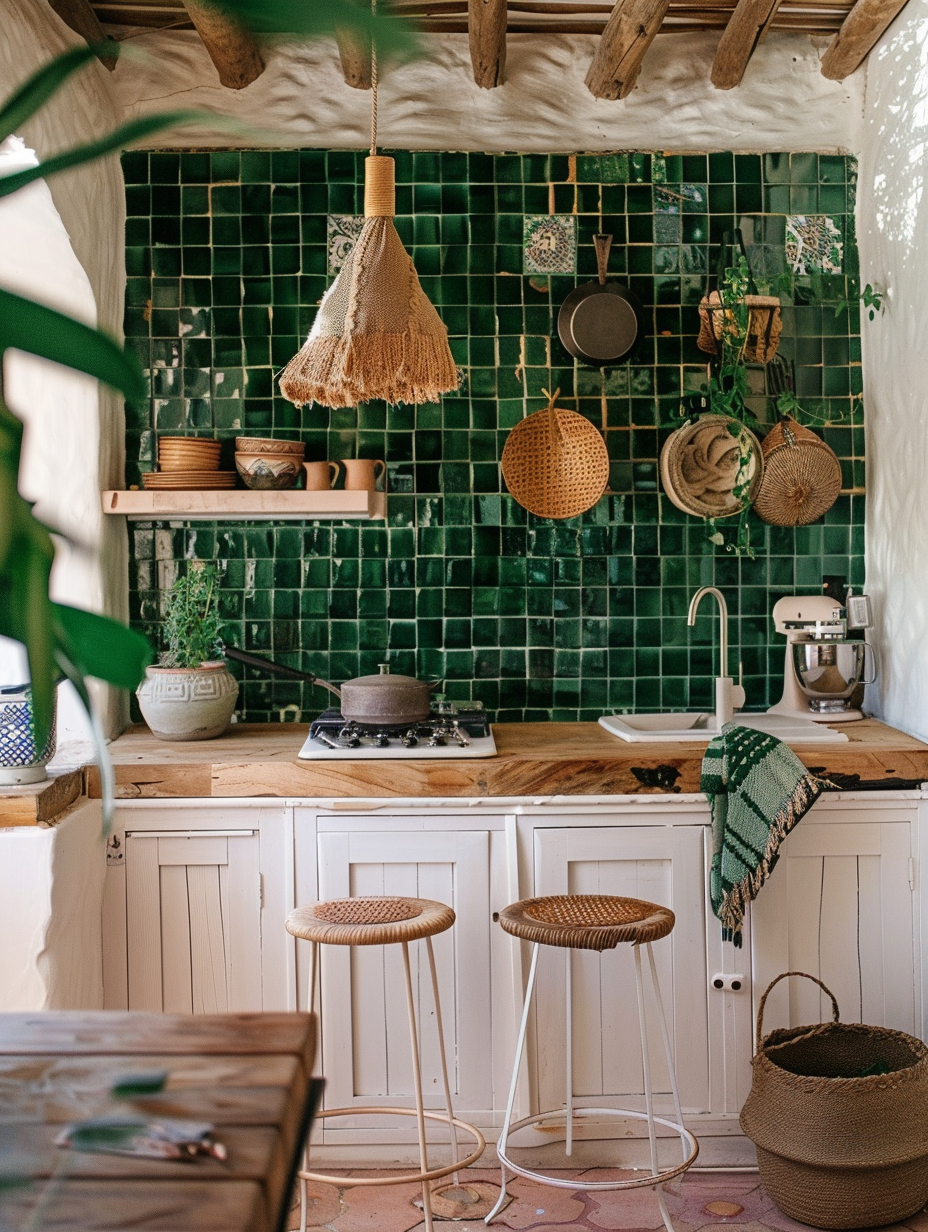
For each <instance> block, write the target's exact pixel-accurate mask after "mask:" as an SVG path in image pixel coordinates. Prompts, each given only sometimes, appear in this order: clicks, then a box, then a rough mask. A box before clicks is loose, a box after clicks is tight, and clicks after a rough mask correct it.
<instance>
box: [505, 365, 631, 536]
mask: <svg viewBox="0 0 928 1232" xmlns="http://www.w3.org/2000/svg"><path fill="white" fill-rule="evenodd" d="M560 392H561V391H560V390H559V389H556V390H555V391H554V394H553V395H552V394H549V393H548V391H547V390H546V389H544V390H542V393H543V394H544V395H545V397H546V398H547V399H548V405H547V406H546V407H545V409H544V410H542V411H535V412H534V414H532V415H528V416H527V417H526V418H525V419H523V420H521V421H520V422H519V423H517V424H516V426H515V427H514V428H513V429H512V431H511V432H510V433H509V436H508V437H507V439H506V444H505V446H504V447H503V478H504V479H505V480H506V486H507V487H508V489H509V491H510V493H511V494H512V496H513V497H514V498H515V499H516V500H517V501H518V502H519V504H520V505H522V506H523V508H525V509H527V510H528V511H529V513H534V514H537V515H538V517H540V518H558V519H561V518H575V517H576V516H577V515H578V514H580V513H584V512H585V511H586V510H587V509H591V508H592V507H593V505H595V504H596V502H597V501H598V500H599V498H600V497H601V496H602V494H603V492H605V490H606V484H607V482H608V480H609V453H608V451H607V449H606V442H605V441H604V440H603V438H602V435H601V433H599V432H598V431H597V430H596V428H595V427H594V426H593V424H591V423H590V421H589V420H588V419H585V418H584V417H583V416H582V415H578V414H577V412H576V411H568V410H565V409H564V408H563V407H559V406H555V403H556V402H557V399H558V395H559V394H560Z"/></svg>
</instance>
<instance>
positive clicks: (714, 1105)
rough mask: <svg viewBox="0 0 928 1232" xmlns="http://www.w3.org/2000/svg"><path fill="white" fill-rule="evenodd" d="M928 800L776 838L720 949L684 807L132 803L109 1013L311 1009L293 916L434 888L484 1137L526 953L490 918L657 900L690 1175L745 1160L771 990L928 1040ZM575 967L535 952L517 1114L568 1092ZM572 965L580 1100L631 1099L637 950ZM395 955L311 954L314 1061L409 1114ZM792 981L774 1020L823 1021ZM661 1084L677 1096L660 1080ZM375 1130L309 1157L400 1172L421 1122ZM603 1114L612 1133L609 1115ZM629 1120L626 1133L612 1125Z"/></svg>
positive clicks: (366, 1095)
mask: <svg viewBox="0 0 928 1232" xmlns="http://www.w3.org/2000/svg"><path fill="white" fill-rule="evenodd" d="M926 804H928V801H926V800H925V799H923V798H922V796H921V793H919V792H895V793H858V794H857V795H853V794H850V793H846V794H842V795H840V796H830V797H826V798H825V799H824V800H822V801H820V802H819V803H818V804H817V805H816V806H815V808H814V809H813V810H812V811H811V812H810V813H809V815H808V816H807V817H806V818H805V819H804V820H803V821H802V823H801V824H800V826H799V827H798V828H797V829H796V830H795V831H794V833H793V834H792V835H791V836H790V837H789V838H788V839H787V841H786V843H785V844H784V846H783V848H782V849H781V850H782V854H781V858H780V861H779V864H778V867H777V869H776V871H775V873H774V875H773V877H772V878H771V880H770V882H769V884H768V885H767V886H766V887H765V889H764V891H763V893H762V894H761V896H760V898H759V899H758V901H757V903H756V904H755V907H754V911H753V918H749V920H748V922H747V927H746V930H745V945H744V948H743V949H735V948H734V947H733V946H732V945H730V944H723V943H722V941H721V936H720V930H719V926H718V922H717V921H716V920H715V918H714V917H713V916H712V914H711V910H710V908H709V906H708V903H707V898H706V886H707V873H708V865H709V860H710V857H711V827H710V817H709V811H708V808H707V805H706V803H705V801H704V800H702V799H701V798H700V797H698V796H680V797H669V796H650V797H616V798H613V799H609V798H599V799H590V798H584V797H563V796H562V797H558V798H555V799H542V800H526V799H512V800H508V799H507V800H473V801H470V800H430V801H421V800H408V801H392V800H391V801H377V800H370V801H347V800H345V801H309V800H290V801H287V800H280V801H277V800H275V801H273V802H270V801H267V800H230V801H224V802H218V801H216V800H210V801H193V800H190V801H184V800H170V801H167V800H165V801H138V802H134V801H128V802H125V803H124V804H121V805H120V807H119V809H118V824H117V829H116V831H115V832H114V835H113V836H112V838H111V840H110V846H109V854H108V866H107V876H106V887H105V896H104V929H103V934H104V993H105V999H106V1005H107V1006H109V1007H113V1008H118V1007H124V1006H128V1007H130V1008H138V1009H150V1010H166V1011H167V1010H181V1011H191V1010H192V1011H193V1012H209V1011H212V1010H254V1009H287V1008H289V1009H294V1008H297V1007H300V1008H302V1007H303V1006H305V1004H306V998H307V979H308V970H309V947H308V945H306V944H304V943H296V942H295V941H294V940H293V938H291V937H290V936H289V935H288V934H287V933H286V931H285V929H284V926H283V923H284V919H285V917H286V915H287V912H288V911H289V910H291V908H292V907H293V906H294V905H296V904H297V903H300V902H311V901H314V900H316V899H318V898H332V897H343V896H347V895H352V894H409V895H417V896H421V897H426V898H435V899H439V900H441V901H443V902H446V903H450V904H451V905H452V906H453V907H454V909H455V912H456V913H457V922H456V925H455V927H454V929H453V930H451V931H450V932H448V933H446V934H443V935H441V936H439V937H437V938H436V939H435V951H436V957H437V961H438V968H439V980H440V987H441V996H442V1011H443V1018H444V1028H445V1038H446V1044H447V1048H448V1055H449V1059H450V1063H451V1071H452V1082H453V1088H454V1094H455V1101H456V1105H457V1108H458V1110H459V1112H460V1113H461V1114H462V1115H464V1116H465V1117H467V1118H468V1119H470V1120H473V1121H474V1122H476V1123H477V1124H478V1125H480V1126H481V1127H482V1128H484V1129H485V1130H486V1131H487V1133H488V1136H489V1137H493V1136H494V1135H495V1130H496V1129H497V1128H498V1126H499V1124H500V1121H501V1119H502V1110H503V1107H504V1105H505V1098H506V1093H507V1089H508V1081H509V1066H510V1061H511V1055H512V1048H513V1043H514V1036H515V1030H516V1025H517V1022H518V1014H519V1009H520V1006H521V995H522V987H523V981H524V978H525V973H526V971H527V958H528V953H527V947H523V946H522V945H519V944H516V943H515V942H513V940H512V939H511V938H510V937H508V936H507V935H506V934H504V933H503V932H502V930H501V929H500V928H499V926H498V924H496V923H495V922H494V917H495V915H496V913H498V912H499V911H500V909H501V908H502V907H503V906H505V905H506V904H507V903H508V902H512V901H514V900H515V899H517V898H521V897H527V896H529V895H533V894H556V893H584V892H599V893H613V894H628V895H635V896H638V897H642V898H648V899H652V900H654V901H656V902H660V903H663V904H666V905H668V906H670V907H671V908H672V909H673V910H674V912H675V913H676V916H677V923H676V927H675V929H674V932H673V934H672V935H671V937H670V938H669V939H668V940H667V941H664V942H660V943H658V944H657V945H656V946H655V957H656V959H657V962H658V965H659V973H660V978H661V985H662V989H663V993H664V998H665V1008H666V1010H667V1014H668V1019H669V1025H670V1031H671V1037H672V1042H673V1048H674V1054H675V1058H676V1067H677V1075H678V1078H679V1080H680V1086H681V1095H682V1100H683V1104H684V1107H685V1109H686V1110H687V1116H688V1118H689V1120H690V1122H691V1124H692V1128H693V1129H694V1131H695V1132H696V1133H697V1135H698V1136H700V1139H701V1142H702V1147H703V1157H704V1159H705V1161H706V1162H708V1163H716V1164H725V1163H729V1164H731V1163H743V1162H747V1161H748V1160H749V1158H750V1155H749V1150H750V1148H749V1145H748V1144H746V1142H745V1141H744V1139H743V1138H742V1137H741V1135H740V1130H739V1128H738V1121H737V1117H738V1112H739V1110H740V1107H741V1105H742V1103H743V1102H744V1099H745V1097H746V1095H747V1092H748V1089H749V1085H750V1074H751V1071H750V1057H751V1050H752V1031H753V1017H754V1013H755V1012H756V1007H757V1000H758V998H759V995H760V993H761V992H762V991H763V988H764V987H765V986H766V984H767V983H768V982H769V980H770V979H772V978H773V976H774V975H776V974H779V973H780V972H781V971H785V970H790V969H799V970H804V971H808V972H809V973H810V974H813V975H817V976H819V977H820V978H821V979H823V980H824V981H825V982H826V983H828V984H829V985H830V986H831V987H832V988H833V989H834V991H835V993H836V995H837V996H838V999H839V1001H840V1003H841V1009H842V1014H843V1016H844V1017H845V1018H846V1019H848V1020H851V1021H853V1020H859V1019H864V1020H866V1021H868V1022H873V1023H886V1024H887V1025H891V1026H894V1027H901V1028H903V1029H904V1030H909V1031H913V1032H914V1033H916V1034H919V1035H924V1031H925V1015H924V1008H923V999H922V972H921V968H922V947H923V942H922V936H923V933H924V931H925V922H926V906H928V904H923V902H922V897H921V896H920V894H919V886H918V856H919V845H920V842H922V841H923V840H922V832H923V830H924V829H925V821H926V813H925V809H926ZM415 948H416V947H413V949H414V950H415ZM566 957H567V954H566V952H563V951H556V952H554V951H547V952H543V962H542V965H541V967H540V985H539V994H540V1000H539V1002H538V1004H540V1005H541V1006H543V1007H544V1008H543V1011H541V1012H540V1014H539V1016H538V1017H537V1019H536V1020H535V1021H533V1022H532V1024H531V1027H530V1038H529V1064H528V1067H527V1072H526V1078H525V1081H524V1082H523V1084H522V1086H521V1088H520V1091H519V1097H518V1104H519V1107H520V1109H522V1110H523V1111H522V1114H523V1115H524V1114H527V1113H528V1112H529V1111H530V1110H531V1111H534V1110H537V1109H538V1108H540V1107H557V1106H559V1104H560V1103H561V1101H562V1091H563V1072H564V1067H563V1048H564V1033H565V1013H564V991H563V989H564V983H563V964H564V962H565V960H566ZM569 957H570V961H571V963H572V965H573V966H572V970H573V998H574V1009H575V1020H574V1039H573V1061H574V1073H575V1078H576V1090H577V1093H578V1095H579V1097H580V1098H579V1102H581V1103H587V1104H590V1105H593V1106H610V1105H613V1104H619V1103H622V1102H624V1103H625V1104H626V1105H627V1106H628V1105H631V1106H634V1104H635V1101H636V1099H639V1098H640V1096H641V1092H642V1083H641V1074H640V1072H639V1069H640V1066H639V1064H638V1062H637V1060H634V1059H633V1058H634V1057H635V1052H636V1049H634V1048H631V1047H626V1046H625V1041H626V1039H629V1040H633V1039H634V1038H635V1036H636V1024H635V1023H634V1022H633V1021H632V1020H631V1018H630V1014H631V1012H632V1007H633V1003H634V998H633V997H630V996H629V995H628V994H629V992H630V990H631V988H632V981H633V979H634V975H633V969H632V964H631V955H630V953H629V952H628V951H627V949H622V948H620V949H619V950H618V951H616V952H612V953H606V954H604V955H602V956H600V955H594V954H587V953H582V954H572V955H570V956H569ZM413 961H414V963H415V964H416V966H415V970H414V979H415V987H416V989H417V996H418V999H419V1009H420V1012H421V1014H422V1017H423V1020H426V1021H427V1020H430V1019H431V1018H432V1016H433V1014H434V1007H433V1006H432V1002H431V993H430V982H429V980H428V972H427V969H426V967H425V958H424V954H423V955H421V956H417V955H415V954H414V955H413ZM399 963H400V952H399V950H398V949H397V948H396V947H393V948H392V949H388V950H380V949H377V948H371V949H370V950H364V949H356V950H353V951H349V950H345V949H341V948H338V947H324V948H323V952H322V963H321V985H322V1021H321V1052H320V1070H321V1072H323V1073H324V1074H325V1076H326V1079H327V1090H326V1102H327V1104H328V1105H329V1106H341V1107H351V1106H352V1105H353V1104H356V1105H365V1104H367V1105H374V1106H376V1105H378V1104H393V1103H403V1102H405V1101H407V1100H409V1099H411V1096H412V1078H411V1072H410V1067H409V1046H408V1037H407V1034H406V1031H407V1028H406V1018H405V1006H404V991H403V980H402V975H401V968H400V966H399ZM719 983H721V985H722V986H721V987H718V986H717V985H718V984H719ZM790 983H791V984H792V985H793V986H792V987H790V988H788V989H787V988H784V987H782V986H781V987H780V988H778V989H777V990H776V992H775V994H774V995H773V996H772V997H771V1001H770V1005H769V1011H768V1019H767V1025H768V1026H776V1025H782V1024H784V1023H786V1022H793V1023H798V1022H807V1021H813V1020H814V1019H816V1018H817V1017H819V1016H820V1015H821V1014H822V1012H823V1011H824V1008H825V1007H824V1006H823V1005H822V1003H821V998H820V997H819V995H818V993H817V991H816V990H815V989H814V988H813V986H812V985H811V984H808V982H806V981H791V982H790ZM804 984H806V985H807V987H804V986H803V985H804ZM735 986H738V987H735ZM425 1034H426V1037H427V1050H426V1063H425V1068H426V1075H425V1077H426V1086H427V1088H428V1089H431V1090H432V1091H433V1092H434V1099H435V1101H436V1102H440V1081H439V1076H438V1075H439V1071H438V1057H437V1054H436V1051H435V1049H434V1046H433V1045H432V1043H431V1033H430V1032H428V1031H426V1032H425ZM656 1042H657V1040H656V1039H655V1043H656ZM659 1054H660V1049H659V1048H657V1049H655V1051H654V1055H655V1058H657V1057H658V1056H659ZM658 1064H659V1062H658ZM658 1072H659V1073H660V1070H659V1071H658ZM664 1078H665V1079H666V1075H664ZM661 1085H662V1090H664V1095H663V1096H662V1098H663V1100H664V1102H667V1099H668V1096H667V1093H666V1090H665V1088H666V1087H667V1083H666V1080H665V1081H664V1082H663V1083H662V1084H661ZM378 1120H379V1119H374V1118H367V1119H366V1120H365V1119H364V1118H363V1117H362V1116H360V1115H359V1116H358V1117H357V1118H346V1119H344V1120H341V1119H339V1120H338V1121H336V1122H332V1123H331V1128H329V1127H326V1128H325V1131H324V1133H325V1143H326V1144H327V1145H328V1146H329V1147H331V1148H332V1150H333V1152H334V1153H335V1154H336V1155H337V1154H338V1152H339V1151H341V1152H342V1153H343V1154H344V1155H345V1157H346V1158H347V1159H348V1160H349V1161H350V1160H351V1159H353V1158H355V1157H357V1158H358V1159H360V1158H362V1157H363V1158H368V1159H370V1158H378V1159H379V1158H383V1159H387V1158H389V1159H395V1158H401V1157H402V1158H406V1156H407V1155H408V1154H409V1152H410V1149H411V1148H410V1143H411V1140H412V1131H411V1128H410V1125H411V1123H410V1125H406V1124H405V1123H404V1124H402V1125H400V1126H399V1128H396V1129H385V1128H384V1124H389V1123H388V1122H385V1123H380V1124H378ZM607 1125H608V1128H605V1127H604V1128H605V1132H607V1133H615V1123H614V1122H613V1123H611V1124H609V1123H607ZM550 1128H551V1127H546V1128H545V1129H543V1130H541V1131H530V1133H529V1142H531V1141H539V1142H540V1141H542V1140H543V1139H544V1140H548V1139H550V1136H551V1133H550ZM637 1129H638V1127H637V1126H636V1125H634V1124H632V1125H630V1126H628V1127H619V1131H620V1132H619V1135H618V1136H621V1137H625V1136H627V1133H628V1131H629V1130H631V1132H632V1133H633V1134H635V1133H637ZM532 1134H535V1137H534V1138H532V1136H531V1135H532ZM546 1135H547V1138H546ZM582 1149H588V1150H595V1149H597V1148H594V1147H593V1146H592V1144H591V1145H590V1147H589V1148H587V1147H586V1146H585V1145H583V1144H582ZM599 1149H603V1148H599ZM353 1151H354V1152H355V1155H352V1152H353ZM378 1151H379V1152H381V1155H377V1152H378ZM365 1152H367V1154H366V1155H365V1154H364V1153H365ZM372 1153H373V1154H372ZM410 1158H411V1156H410ZM592 1158H594V1159H595V1158H596V1157H595V1155H594V1156H592Z"/></svg>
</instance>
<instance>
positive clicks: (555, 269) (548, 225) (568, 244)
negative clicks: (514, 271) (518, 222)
mask: <svg viewBox="0 0 928 1232" xmlns="http://www.w3.org/2000/svg"><path fill="white" fill-rule="evenodd" d="M522 228H523V230H522V243H523V252H524V261H523V269H524V270H525V273H526V274H573V273H576V270H577V220H576V218H574V216H573V215H572V214H526V215H525V218H524V219H523V222H522Z"/></svg>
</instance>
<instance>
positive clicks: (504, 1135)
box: [485, 942, 699, 1232]
mask: <svg viewBox="0 0 928 1232" xmlns="http://www.w3.org/2000/svg"><path fill="white" fill-rule="evenodd" d="M644 944H646V945H647V950H648V959H649V969H650V975H651V980H652V984H653V987H654V994H655V998H656V1000H657V1009H658V1018H659V1020H660V1027H661V1038H662V1042H663V1045H664V1056H665V1058H666V1062H667V1069H668V1073H669V1076H670V1082H671V1090H672V1092H673V1101H674V1109H675V1113H676V1117H677V1119H676V1121H670V1120H668V1119H667V1118H666V1117H663V1116H656V1115H655V1113H654V1092H653V1090H652V1083H651V1056H650V1051H649V1048H648V1031H647V1007H646V1001H645V996H644V982H643V978H642V967H641V954H640V950H639V945H638V944H635V945H634V946H633V949H634V954H635V985H636V991H637V995H638V1026H639V1031H640V1035H641V1063H642V1071H643V1078H644V1095H645V1109H646V1110H645V1112H638V1111H635V1110H632V1109H628V1108H625V1109H621V1108H588V1107H582V1108H575V1107H574V1103H573V1081H572V1061H571V1059H570V1057H568V1059H567V1062H566V1066H565V1070H566V1074H567V1082H568V1091H567V1099H566V1101H565V1102H566V1108H567V1127H566V1134H565V1137H566V1141H567V1144H568V1146H569V1145H570V1144H571V1143H572V1121H573V1118H574V1117H575V1116H576V1117H584V1116H590V1117H592V1116H596V1117H601V1116H620V1117H625V1118H630V1119H633V1120H641V1121H646V1122H647V1126H648V1145H649V1149H650V1164H651V1168H650V1172H649V1173H648V1175H646V1176H643V1177H641V1178H640V1179H639V1178H635V1179H632V1180H627V1181H587V1182H586V1183H584V1182H581V1181H575V1180H564V1179H561V1178H560V1177H553V1176H550V1175H546V1174H545V1173H543V1172H537V1171H535V1170H533V1169H531V1168H527V1167H524V1166H523V1165H522V1164H519V1163H517V1162H516V1161H514V1160H511V1159H510V1158H509V1155H508V1141H509V1134H510V1132H511V1131H512V1130H514V1129H515V1130H520V1129H524V1128H527V1127H528V1126H530V1125H537V1124H539V1123H541V1122H543V1121H546V1120H548V1119H549V1118H551V1117H553V1116H555V1115H556V1113H554V1112H542V1113H537V1114H535V1115H534V1116H528V1117H523V1118H522V1120H520V1121H516V1122H515V1123H513V1120H512V1110H513V1105H514V1103H515V1093H516V1087H517V1084H518V1078H519V1071H520V1068H521V1063H522V1055H523V1052H524V1047H525V1034H526V1029H527V1025H528V1015H529V1009H530V1005H531V999H532V994H533V992H534V987H535V976H536V970H537V963H538V950H539V943H537V942H536V943H534V945H533V948H532V964H531V968H530V970H529V977H528V983H527V986H526V992H525V1001H524V1003H523V1006H522V1020H521V1023H520V1026H519V1036H518V1041H517V1044H516V1055H515V1061H514V1064H513V1071H512V1082H511V1085H510V1088H509V1101H508V1103H507V1105H506V1115H505V1117H504V1119H503V1126H502V1129H501V1130H500V1135H499V1139H498V1141H497V1146H496V1149H497V1154H498V1155H499V1159H500V1165H501V1173H502V1185H501V1189H500V1196H499V1201H498V1202H497V1203H496V1205H495V1206H494V1207H493V1209H492V1210H491V1211H490V1213H489V1214H488V1215H487V1216H486V1217H485V1222H486V1223H488V1224H489V1223H492V1221H493V1219H494V1218H495V1217H496V1216H497V1215H498V1214H499V1212H500V1210H501V1209H502V1207H503V1204H504V1202H505V1200H506V1171H507V1168H508V1170H509V1171H510V1172H514V1173H515V1174H517V1175H518V1176H523V1177H526V1178H528V1179H529V1180H534V1181H538V1182H540V1183H541V1184H545V1185H553V1186H555V1187H557V1188H559V1189H575V1190H581V1191H584V1192H585V1191H597V1190H615V1189H640V1188H648V1189H653V1190H654V1192H655V1196H656V1198H657V1203H658V1207H659V1209H660V1212H661V1219H662V1220H663V1222H664V1226H665V1228H666V1229H667V1232H675V1229H674V1226H673V1223H672V1222H671V1219H670V1214H669V1212H668V1210H667V1205H666V1202H665V1199H664V1195H663V1192H662V1187H663V1185H665V1184H666V1183H667V1182H668V1181H669V1180H671V1179H672V1178H673V1177H675V1176H680V1175H682V1174H683V1173H684V1172H686V1170H687V1169H688V1168H689V1167H691V1165H692V1164H693V1162H694V1160H695V1159H696V1157H697V1155H698V1154H699V1144H698V1143H697V1142H696V1139H695V1138H694V1137H693V1135H692V1134H691V1133H690V1131H689V1130H688V1129H687V1128H686V1127H685V1125H684V1124H683V1114H682V1111H681V1108H680V1096H679V1091H678V1088H677V1081H676V1075H675V1073H674V1066H673V1054H672V1050H671V1046H670V1036H669V1033H668V1031H667V1023H666V1019H665V1017H664V1007H663V1002H662V1000H661V995H660V986H659V985H658V982H657V969H656V966H655V963H654V955H653V953H652V951H651V945H650V943H649V942H648V943H644ZM567 963H568V965H567V968H566V973H567V974H566V987H567V1043H568V1050H569V1051H570V1043H571V1037H572V1026H571V1019H572V1014H571V1010H572V1004H571V1001H572V997H571V978H570V975H571V968H570V950H569V949H568V954H567ZM658 1125H662V1126H664V1127H665V1128H667V1129H672V1130H674V1131H675V1132H676V1133H678V1134H679V1135H680V1142H681V1144H682V1147H683V1159H682V1162H681V1163H679V1164H677V1165H675V1166H670V1167H667V1168H664V1169H661V1168H660V1166H659V1162H658V1152H657V1126H658ZM568 1153H569V1151H568ZM635 1171H637V1169H635Z"/></svg>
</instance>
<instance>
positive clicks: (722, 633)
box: [686, 586, 744, 731]
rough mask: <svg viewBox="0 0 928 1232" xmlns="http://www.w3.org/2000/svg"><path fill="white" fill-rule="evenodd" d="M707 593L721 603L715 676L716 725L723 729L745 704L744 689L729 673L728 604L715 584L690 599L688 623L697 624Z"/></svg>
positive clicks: (717, 727)
mask: <svg viewBox="0 0 928 1232" xmlns="http://www.w3.org/2000/svg"><path fill="white" fill-rule="evenodd" d="M705 595H712V596H713V598H714V599H715V600H716V602H717V603H718V605H719V674H718V676H716V678H715V725H716V729H717V730H718V731H721V730H722V728H723V727H724V726H725V724H726V723H730V722H731V720H732V717H733V715H734V712H735V708H736V707H739V706H743V705H744V689H743V688H742V687H741V685H740V684H735V682H734V681H733V680H732V678H731V676H729V674H728V604H727V603H726V602H725V596H724V595H723V594H722V592H721V591H720V590H718V589H717V588H716V587H715V586H700V588H699V590H697V591H696V593H695V595H693V597H692V599H691V600H690V610H689V613H688V615H687V617H686V623H687V624H688V625H695V623H696V612H697V610H698V608H699V604H700V602H701V601H702V599H703V597H704V596H705Z"/></svg>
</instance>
